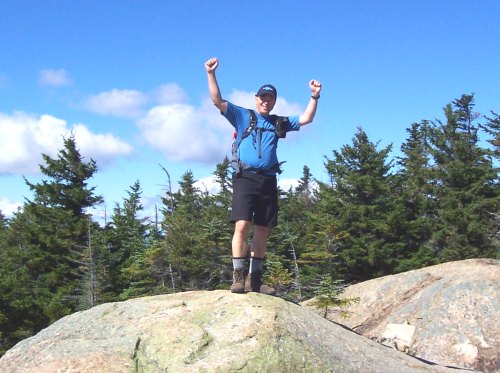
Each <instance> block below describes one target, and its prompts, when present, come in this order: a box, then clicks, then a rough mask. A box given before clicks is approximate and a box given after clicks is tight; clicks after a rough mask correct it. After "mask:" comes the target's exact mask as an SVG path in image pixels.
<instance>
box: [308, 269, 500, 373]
mask: <svg viewBox="0 0 500 373" xmlns="http://www.w3.org/2000/svg"><path fill="white" fill-rule="evenodd" d="M343 297H345V298H359V299H360V301H359V302H358V303H354V304H352V305H351V306H349V307H347V308H344V309H332V310H329V312H328V314H327V318H328V319H330V320H332V321H335V322H338V323H341V324H344V325H345V326H347V327H349V328H351V329H352V330H354V331H356V332H357V333H360V334H362V335H364V336H366V337H368V338H371V339H373V340H377V341H380V342H382V343H385V344H387V345H394V346H395V347H397V348H399V349H400V350H405V351H406V352H407V353H409V354H412V355H414V356H416V357H418V358H421V359H424V360H428V361H432V362H435V363H438V364H440V365H445V366H446V365H451V366H458V367H462V368H471V369H477V370H481V371H484V372H500V360H499V355H500V321H499V320H500V261H498V260H490V259H471V260H464V261H458V262H450V263H444V264H440V265H436V266H432V267H428V268H423V269H420V270H415V271H409V272H405V273H401V274H397V275H392V276H386V277H381V278H377V279H374V280H370V281H366V282H363V283H360V284H356V285H352V286H349V287H348V288H347V289H346V291H345V293H344V295H343ZM310 304H311V301H308V302H304V305H310ZM317 312H319V311H317ZM322 314H324V311H323V312H322Z"/></svg>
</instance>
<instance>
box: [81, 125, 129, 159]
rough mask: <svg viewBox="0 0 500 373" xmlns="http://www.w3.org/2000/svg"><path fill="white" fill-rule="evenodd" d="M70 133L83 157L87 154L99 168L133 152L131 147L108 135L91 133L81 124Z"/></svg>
mask: <svg viewBox="0 0 500 373" xmlns="http://www.w3.org/2000/svg"><path fill="white" fill-rule="evenodd" d="M72 132H73V133H74V134H75V140H76V143H77V145H78V147H79V149H80V152H81V153H82V154H83V155H87V154H89V156H90V157H91V158H92V159H95V160H96V161H97V162H98V164H99V166H103V165H107V164H109V163H112V162H113V161H114V160H115V159H116V157H117V156H122V155H128V154H131V153H132V152H133V148H132V146H130V145H129V144H127V143H126V142H124V141H122V140H120V139H118V138H116V137H114V136H113V135H112V134H110V133H105V134H100V133H92V132H90V131H89V129H88V128H87V127H85V126H84V125H82V124H75V125H74V126H73V130H72Z"/></svg>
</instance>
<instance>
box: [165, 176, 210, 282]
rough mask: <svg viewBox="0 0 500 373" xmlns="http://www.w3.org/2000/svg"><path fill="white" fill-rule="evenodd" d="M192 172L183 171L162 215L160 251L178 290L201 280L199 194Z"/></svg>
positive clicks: (201, 256) (201, 245) (202, 261)
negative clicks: (168, 208) (170, 203)
mask: <svg viewBox="0 0 500 373" xmlns="http://www.w3.org/2000/svg"><path fill="white" fill-rule="evenodd" d="M194 183H195V180H194V178H193V174H192V172H190V171H189V172H186V173H185V174H184V175H183V176H182V179H181V181H180V182H179V186H180V190H179V191H178V192H176V193H173V201H174V203H173V204H174V206H175V209H174V211H173V212H172V213H171V214H166V215H165V216H164V222H163V231H164V233H165V239H164V240H163V241H162V249H163V253H164V255H165V257H166V261H167V263H169V266H172V272H173V273H172V277H173V278H174V279H175V283H176V286H177V288H178V290H188V289H197V288H200V287H201V286H202V283H203V282H204V278H203V274H204V273H205V272H204V271H205V269H206V266H205V264H206V263H204V260H203V258H204V253H203V248H204V245H203V242H201V240H200V236H201V235H200V224H199V222H200V219H201V212H202V210H201V207H202V197H201V193H200V191H199V190H198V189H197V188H196V187H195V186H194Z"/></svg>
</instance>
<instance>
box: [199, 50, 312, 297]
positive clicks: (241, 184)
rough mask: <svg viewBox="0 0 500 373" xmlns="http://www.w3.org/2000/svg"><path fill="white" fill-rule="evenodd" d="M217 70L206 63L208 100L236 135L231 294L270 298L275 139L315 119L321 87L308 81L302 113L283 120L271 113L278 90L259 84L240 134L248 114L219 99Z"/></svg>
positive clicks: (275, 199)
mask: <svg viewBox="0 0 500 373" xmlns="http://www.w3.org/2000/svg"><path fill="white" fill-rule="evenodd" d="M218 67H219V61H218V59H217V58H211V59H209V60H208V61H207V62H205V70H206V72H207V77H208V90H209V92H210V97H211V99H212V102H213V103H214V105H215V106H216V107H217V108H218V109H219V110H220V112H221V114H222V115H224V117H225V118H226V119H227V120H228V121H229V122H230V123H231V124H232V125H233V127H234V128H235V130H236V133H237V136H236V144H237V149H234V150H235V151H236V158H237V159H236V163H237V164H236V167H235V173H234V178H233V197H232V211H231V222H233V223H234V235H233V239H232V257H233V269H234V271H233V284H232V285H231V292H233V293H244V292H245V291H254V292H261V293H265V294H269V295H274V294H275V293H276V290H275V289H273V288H271V287H269V286H266V285H263V284H262V272H263V263H264V257H265V254H266V243H267V239H268V237H269V234H270V231H271V228H273V227H275V226H276V224H277V220H278V187H277V180H276V173H278V172H280V170H279V163H278V159H277V154H276V148H277V144H278V139H279V138H280V137H285V134H286V132H288V131H298V130H299V129H300V126H303V125H306V124H308V123H311V122H312V121H313V119H314V116H315V114H316V108H317V106H318V100H319V98H320V92H321V84H320V82H319V81H317V80H311V81H310V82H309V88H310V90H311V98H310V100H309V103H308V104H307V107H306V109H305V111H304V112H303V113H302V114H301V115H300V116H291V117H287V118H285V117H277V116H274V115H271V111H272V110H273V108H274V105H275V104H276V98H277V91H276V88H275V87H274V86H272V85H270V84H265V85H263V86H262V87H261V88H260V89H259V90H258V91H257V94H256V95H255V109H256V110H255V112H254V114H255V117H256V123H255V129H252V130H251V132H250V133H247V134H245V135H244V133H245V131H246V130H247V128H248V127H249V124H250V122H251V116H252V113H251V111H250V110H248V109H244V108H241V107H239V106H236V105H234V104H233V103H231V102H229V101H226V100H224V99H223V98H222V95H221V92H220V89H219V84H218V83H217V78H216V76H215V70H217V68H218ZM282 119H284V121H283V120H282ZM279 120H280V121H279ZM278 122H280V123H278ZM252 224H253V238H252V241H251V246H250V253H251V257H250V269H249V273H248V277H247V278H246V279H245V272H244V271H245V264H246V257H247V253H248V235H249V233H250V228H252Z"/></svg>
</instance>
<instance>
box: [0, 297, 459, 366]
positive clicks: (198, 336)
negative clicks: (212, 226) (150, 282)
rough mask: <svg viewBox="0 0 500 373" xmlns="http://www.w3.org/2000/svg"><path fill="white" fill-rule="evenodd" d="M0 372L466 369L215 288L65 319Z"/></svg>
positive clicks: (292, 307)
mask: <svg viewBox="0 0 500 373" xmlns="http://www.w3.org/2000/svg"><path fill="white" fill-rule="evenodd" d="M0 372H5V373H18V372H19V373H21V372H22V373H30V372H33V373H35V372H36V373H44V372H46V373H56V372H58V373H63V372H64V373H70V372H79V373H85V372H89V373H99V372H102V373H113V372H145V373H155V372H175V373H179V372H273V373H275V372H278V373H279V372H287V373H290V372H321V373H324V372H338V373H349V372H352V373H370V372H373V373H379V372H385V373H402V372H404V373H417V372H418V373H424V372H436V373H439V372H442V373H444V372H450V373H458V372H464V371H463V370H460V369H451V368H444V367H440V366H437V365H430V364H426V363H424V362H421V361H419V360H417V359H415V358H413V357H410V356H408V355H406V354H404V353H401V352H399V351H397V350H394V349H391V348H388V347H385V346H383V345H381V344H379V343H377V342H374V341H372V340H370V339H368V338H365V337H363V336H360V335H358V334H356V333H353V332H351V331H349V330H347V329H345V328H343V327H342V326H339V325H337V324H335V323H333V322H331V321H328V320H327V319H325V318H323V317H321V316H319V315H318V314H316V313H315V312H314V311H312V310H310V309H308V308H307V307H302V306H299V305H296V304H293V303H289V302H286V301H284V300H282V299H280V298H275V297H270V296H266V295H262V294H256V293H250V294H244V295H243V294H231V293H230V292H229V291H225V290H218V291H212V292H208V291H206V292H187V293H178V294H172V295H164V296H155V297H146V298H140V299H134V300H129V301H126V302H119V303H109V304H103V305H100V306H97V307H94V308H92V309H90V310H87V311H84V312H78V313H75V314H73V315H70V316H67V317H65V318H62V319H61V320H59V321H57V322H56V323H54V324H53V325H51V326H50V327H48V328H47V329H45V330H42V331H41V332H40V333H38V334H37V335H36V336H34V337H31V338H28V339H26V340H24V341H22V342H20V343H18V344H17V345H16V346H15V347H13V348H12V349H11V350H9V351H8V352H7V353H6V354H5V355H4V356H3V357H2V358H1V359H0Z"/></svg>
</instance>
